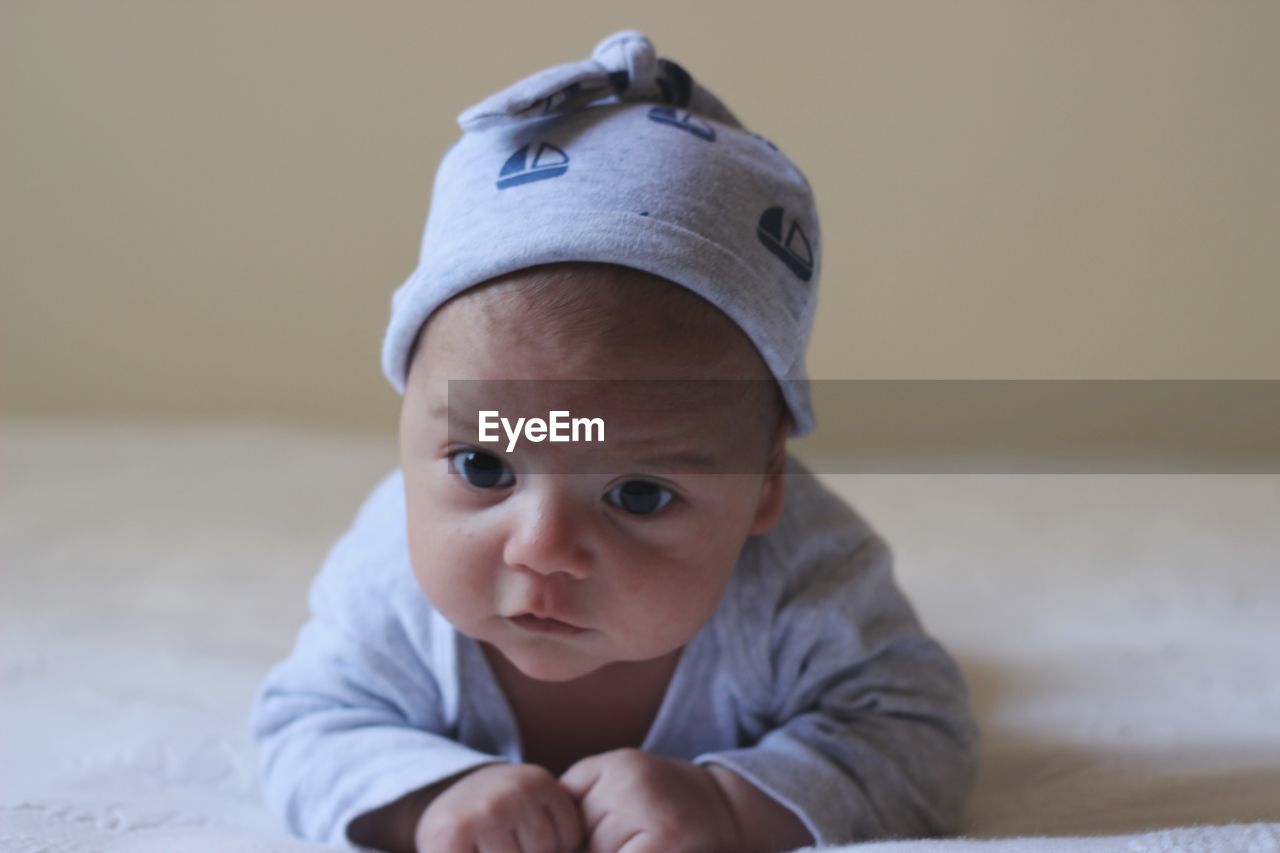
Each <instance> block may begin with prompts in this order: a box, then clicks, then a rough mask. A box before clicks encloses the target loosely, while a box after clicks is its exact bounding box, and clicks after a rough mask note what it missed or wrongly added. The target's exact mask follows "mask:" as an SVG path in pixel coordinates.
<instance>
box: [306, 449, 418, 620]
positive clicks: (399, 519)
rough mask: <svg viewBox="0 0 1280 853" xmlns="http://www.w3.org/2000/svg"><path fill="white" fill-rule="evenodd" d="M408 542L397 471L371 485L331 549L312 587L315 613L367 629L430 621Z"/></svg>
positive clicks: (398, 471) (400, 481) (402, 479)
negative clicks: (352, 622) (331, 616)
mask: <svg viewBox="0 0 1280 853" xmlns="http://www.w3.org/2000/svg"><path fill="white" fill-rule="evenodd" d="M407 540H408V536H407V533H406V530H405V501H404V477H403V474H402V473H401V471H400V469H399V468H396V469H395V470H393V471H391V472H390V473H389V474H387V475H386V476H384V477H383V478H382V479H381V480H379V481H378V482H377V484H375V485H374V487H373V489H372V490H371V491H370V492H369V494H368V495H367V496H366V497H365V498H364V500H363V501H361V503H360V506H359V508H358V509H357V510H356V513H355V518H354V520H353V521H352V522H351V524H350V525H349V526H348V527H347V529H346V530H345V531H344V532H343V533H342V535H341V536H340V537H339V538H338V540H337V541H336V542H335V543H334V544H333V545H332V546H331V547H330V549H329V552H328V554H327V555H326V557H325V560H324V564H323V565H322V566H321V568H320V572H319V573H318V574H317V575H316V578H315V580H314V582H313V583H312V586H311V596H310V597H311V604H312V609H313V611H314V612H317V613H326V614H331V615H333V616H335V617H337V618H340V619H342V620H343V621H347V620H352V621H354V622H357V623H358V624H359V625H361V627H362V628H364V629H365V630H368V628H369V627H370V626H372V625H374V624H377V623H385V622H405V621H409V622H426V621H428V620H429V619H430V615H431V608H430V607H429V606H428V605H427V603H426V601H425V599H424V598H423V596H422V593H421V591H420V590H419V588H418V586H417V582H416V580H415V579H414V576H413V568H412V564H411V563H410V561H409V550H408V541H407Z"/></svg>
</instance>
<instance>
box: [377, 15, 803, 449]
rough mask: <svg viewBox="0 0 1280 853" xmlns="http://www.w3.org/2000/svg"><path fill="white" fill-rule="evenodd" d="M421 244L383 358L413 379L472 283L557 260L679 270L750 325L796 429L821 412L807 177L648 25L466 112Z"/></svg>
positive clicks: (673, 273)
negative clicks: (416, 356)
mask: <svg viewBox="0 0 1280 853" xmlns="http://www.w3.org/2000/svg"><path fill="white" fill-rule="evenodd" d="M458 124H459V125H460V126H461V128H462V131H463V133H462V136H461V137H460V138H459V139H458V140H457V142H455V143H454V145H453V147H452V148H450V149H449V150H448V152H446V153H445V155H444V158H443V159H442V160H441V162H440V167H439V170H438V171H437V173H436V179H435V185H434V188H433V190H432V197H431V208H430V211H429V213H428V216H427V224H426V229H425V233H424V234H423V238H422V251H421V255H420V258H419V261H418V266H417V268H416V269H415V270H414V271H413V274H412V275H410V276H409V278H408V279H407V280H406V281H405V282H404V284H402V285H401V286H400V287H399V288H397V289H396V291H395V293H394V294H393V296H392V299H391V320H390V323H389V325H388V327H387V333H386V337H385V339H384V341H383V347H382V368H383V372H384V373H385V374H386V376H387V378H388V379H389V380H390V381H391V384H392V385H393V386H394V387H395V389H396V391H397V392H399V393H400V394H403V393H404V390H405V382H406V379H407V372H408V357H409V351H410V348H411V346H412V345H413V341H414V338H415V337H416V335H417V333H418V330H419V329H420V328H421V327H422V324H423V323H424V322H425V321H426V319H427V318H428V317H429V316H430V315H431V313H432V312H433V311H435V309H436V308H438V307H440V305H442V304H443V303H444V302H445V301H447V300H448V299H450V298H451V297H453V296H455V295H457V294H458V293H461V292H462V291H464V290H466V289H468V288H470V287H473V286H475V285H477V284H480V283H482V282H485V281H487V280H489V279H491V278H494V277H496V276H499V275H503V274H505V273H508V272H512V271H515V270H519V269H523V268H526V267H532V266H536V265H539V264H547V263H554V262H560V261H595V262H601V263H611V264H619V265H621V266H626V267H632V268H635V269H638V270H642V271H644V272H648V273H652V274H654V275H658V276H661V277H662V278H665V279H668V280H670V281H672V282H674V283H676V284H679V285H682V286H684V287H686V288H688V289H689V290H691V291H693V292H694V293H696V294H698V295H699V296H701V297H702V298H704V299H706V300H708V301H709V302H711V303H712V304H713V305H715V306H716V307H718V308H719V309H720V310H721V311H723V312H724V313H725V314H726V315H727V316H728V317H729V318H730V319H731V320H733V321H734V322H735V323H736V324H737V325H738V326H739V327H741V328H742V330H743V331H744V332H746V334H747V336H748V337H749V338H750V339H751V341H752V342H753V343H754V344H755V346H756V348H757V349H758V350H759V351H760V354H761V356H762V357H763V358H764V361H765V364H766V365H767V366H768V367H769V370H770V371H771V372H772V373H773V375H774V377H775V378H776V379H777V380H778V382H779V385H780V387H781V389H782V394H783V397H784V399H785V400H786V403H787V406H788V408H789V409H790V410H791V414H792V417H793V419H794V427H793V430H792V432H793V434H794V435H804V434H805V433H807V432H809V431H810V430H811V429H812V428H813V425H814V417H813V412H812V408H811V404H810V400H809V383H808V375H807V373H806V371H805V364H804V356H805V350H806V348H807V345H808V341H809V334H810V332H811V330H812V328H813V316H814V310H815V308H816V307H817V288H818V279H819V275H820V271H821V254H820V232H819V228H818V214H817V209H816V206H815V203H814V198H813V191H812V189H811V188H810V187H809V182H808V181H807V180H806V179H805V177H804V175H803V174H801V172H800V170H799V169H797V168H796V167H795V166H794V165H793V164H792V163H791V161H790V160H789V159H787V157H786V155H784V154H783V153H782V152H781V151H779V150H778V148H777V146H775V145H774V144H773V143H772V142H770V141H769V140H767V139H765V138H764V137H763V136H760V135H759V134H755V133H752V132H750V131H748V130H747V129H746V128H745V127H743V125H742V123H741V122H739V121H738V120H737V118H735V117H734V115H733V113H731V112H730V111H729V110H728V108H727V107H725V105H724V104H723V103H721V102H720V100H719V99H718V98H716V96H715V95H713V94H712V93H711V92H710V91H708V90H707V89H706V88H705V87H704V86H702V85H701V84H700V83H698V82H697V81H696V80H694V79H693V78H692V77H691V76H690V74H689V73H688V72H687V71H686V70H685V69H684V68H682V67H681V66H680V65H678V64H676V63H675V62H673V61H671V60H670V59H665V58H662V57H659V56H657V54H656V53H655V51H654V47H653V44H652V43H650V41H649V39H648V38H647V37H646V36H645V35H644V34H643V33H641V32H637V31H635V30H623V31H621V32H618V33H614V34H613V35H611V36H609V37H608V38H606V39H604V40H603V41H601V42H600V43H599V44H598V45H597V46H596V48H595V50H594V51H593V52H592V54H591V58H590V59H587V60H584V61H582V62H570V63H565V64H563V65H557V66H554V67H552V68H547V69H545V70H543V71H539V72H537V73H536V74H533V75H532V76H530V77H528V78H526V79H524V80H521V81H520V82H519V83H516V84H515V85H513V86H510V87H508V88H506V89H504V90H502V91H500V92H498V93H496V94H494V95H492V96H490V97H488V98H486V99H485V100H483V101H481V102H480V103H478V104H475V105H474V106H471V107H469V108H468V109H466V110H464V111H463V112H462V114H461V115H459V116H458Z"/></svg>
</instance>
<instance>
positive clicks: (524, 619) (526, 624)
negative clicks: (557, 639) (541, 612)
mask: <svg viewBox="0 0 1280 853" xmlns="http://www.w3.org/2000/svg"><path fill="white" fill-rule="evenodd" d="M507 621H509V622H510V623H511V624H513V625H515V626H516V627H518V628H521V629H523V630H525V631H531V632H533V633H535V634H557V635H560V636H570V635H573V634H581V633H582V632H583V631H585V630H586V628H579V627H578V626H577V625H570V624H569V623H568V622H561V621H560V620H559V619H550V618H547V617H543V616H534V615H533V614H532V613H522V614H520V615H519V616H510V617H508V619H507Z"/></svg>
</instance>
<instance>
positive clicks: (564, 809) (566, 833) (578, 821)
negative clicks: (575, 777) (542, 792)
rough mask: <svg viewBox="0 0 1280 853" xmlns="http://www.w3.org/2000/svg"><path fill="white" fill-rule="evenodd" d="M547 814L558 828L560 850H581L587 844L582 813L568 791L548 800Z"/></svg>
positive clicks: (557, 835)
mask: <svg viewBox="0 0 1280 853" xmlns="http://www.w3.org/2000/svg"><path fill="white" fill-rule="evenodd" d="M547 816H548V817H549V818H550V819H551V823H552V824H553V825H554V826H555V828H556V837H557V838H558V839H559V840H560V847H559V849H560V850H581V849H582V848H583V847H584V846H586V841H587V833H586V831H585V829H584V828H583V825H582V813H581V812H579V811H578V804H577V803H575V802H574V801H573V800H572V799H571V798H570V797H569V795H568V794H567V793H565V794H562V795H561V796H558V797H552V798H551V799H550V800H549V801H548V802H547Z"/></svg>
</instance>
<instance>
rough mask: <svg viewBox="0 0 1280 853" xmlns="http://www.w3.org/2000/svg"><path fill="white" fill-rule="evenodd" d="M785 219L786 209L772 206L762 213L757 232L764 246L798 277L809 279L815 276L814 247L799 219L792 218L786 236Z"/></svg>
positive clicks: (802, 279)
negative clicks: (783, 230)
mask: <svg viewBox="0 0 1280 853" xmlns="http://www.w3.org/2000/svg"><path fill="white" fill-rule="evenodd" d="M785 221H786V211H784V210H783V209H782V208H781V207H777V206H775V207H770V208H768V209H767V210H765V212H764V213H762V214H760V222H759V224H758V225H757V226H756V234H757V235H758V236H759V237H760V242H761V243H763V244H764V247H765V248H766V249H768V250H769V251H770V252H772V253H773V254H774V256H775V257H777V258H778V259H779V260H780V261H782V262H783V263H784V264H786V265H787V269H789V270H791V272H793V273H795V276H796V278H798V279H800V280H801V281H808V280H809V279H810V278H812V277H813V247H811V246H810V245H809V238H808V237H806V236H805V234H804V229H803V228H801V227H800V221H799V220H798V219H792V220H791V228H790V230H788V231H787V235H786V237H785V238H784V237H783V236H782V227H783V225H784V224H785Z"/></svg>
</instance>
